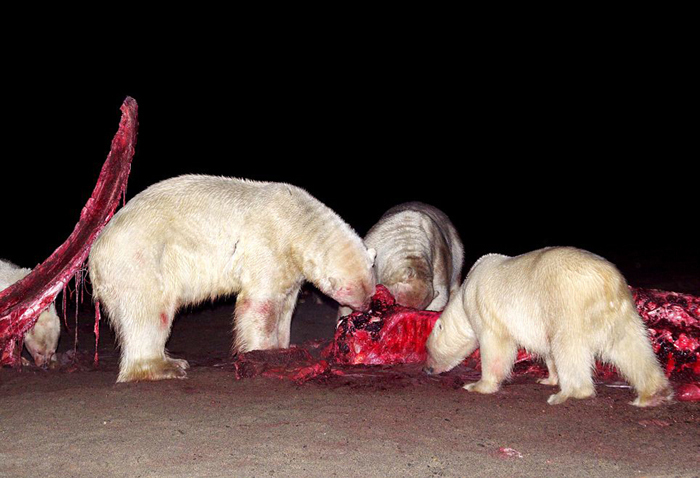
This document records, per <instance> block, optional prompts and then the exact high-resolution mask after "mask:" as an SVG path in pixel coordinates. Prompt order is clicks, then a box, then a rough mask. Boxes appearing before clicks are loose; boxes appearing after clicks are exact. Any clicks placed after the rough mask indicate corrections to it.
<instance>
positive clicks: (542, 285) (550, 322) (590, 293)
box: [425, 247, 673, 407]
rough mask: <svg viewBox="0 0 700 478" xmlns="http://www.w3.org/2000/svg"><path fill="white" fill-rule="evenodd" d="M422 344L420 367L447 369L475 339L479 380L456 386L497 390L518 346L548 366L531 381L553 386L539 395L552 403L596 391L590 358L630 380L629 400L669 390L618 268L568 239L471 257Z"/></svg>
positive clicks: (650, 400)
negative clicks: (515, 252) (555, 389)
mask: <svg viewBox="0 0 700 478" xmlns="http://www.w3.org/2000/svg"><path fill="white" fill-rule="evenodd" d="M426 347H427V350H428V359H427V361H426V368H425V369H426V371H427V372H428V373H440V372H444V371H447V370H450V369H452V368H453V367H455V366H456V365H458V364H459V363H460V362H461V361H462V360H463V359H464V358H465V357H467V356H468V355H469V354H471V353H472V352H473V351H474V350H475V349H476V348H477V347H480V351H481V370H482V372H481V373H482V376H481V380H479V381H478V382H476V383H470V384H467V385H465V386H464V388H465V389H467V390H469V391H474V392H480V393H493V392H496V391H497V390H498V389H499V388H500V384H501V382H502V381H503V380H504V379H506V378H507V377H508V376H509V374H510V372H511V369H512V367H513V364H514V362H515V359H516V356H517V353H518V348H519V347H521V348H524V349H526V350H528V351H529V352H531V353H534V354H537V355H539V356H541V357H543V358H544V359H545V360H546V363H547V369H548V372H549V376H548V378H546V379H544V380H541V381H540V382H541V383H544V384H548V385H557V384H558V385H559V387H560V391H559V393H556V394H553V395H551V396H550V397H549V399H548V400H547V401H548V403H549V404H552V405H554V404H559V403H562V402H564V401H565V400H566V399H567V398H569V397H573V398H587V397H591V396H593V395H594V394H595V389H594V385H593V379H592V372H593V369H594V366H595V359H596V358H598V359H600V360H602V361H604V362H607V363H610V364H612V365H614V366H615V367H617V370H618V371H619V372H620V373H621V374H622V376H623V377H624V378H625V379H626V380H627V381H628V382H629V383H630V384H631V385H632V387H634V389H635V390H636V392H637V395H638V396H637V399H636V400H634V401H633V402H632V405H636V406H640V407H643V406H648V405H657V404H659V403H661V402H662V401H664V400H670V399H671V398H672V395H673V394H672V389H671V387H670V385H669V382H668V380H667V379H666V377H665V376H664V373H663V371H662V369H661V367H660V366H659V363H658V361H657V359H656V356H655V355H654V352H653V350H652V347H651V342H650V340H649V338H648V332H647V330H646V327H645V326H644V323H643V321H642V319H641V317H640V316H639V314H638V313H637V309H636V307H635V305H634V301H633V299H632V295H631V292H630V290H629V288H628V286H627V283H626V281H625V279H624V278H623V277H622V274H621V273H620V272H619V271H618V270H617V268H616V267H615V266H614V265H612V264H611V263H610V262H608V261H607V260H605V259H603V258H601V257H599V256H597V255H594V254H592V253H590V252H587V251H583V250H580V249H575V248H570V247H553V248H545V249H540V250H537V251H533V252H530V253H527V254H523V255H520V256H517V257H507V256H503V255H498V254H489V255H486V256H484V257H482V258H481V259H479V260H478V261H477V262H476V263H475V264H474V266H473V267H472V269H471V271H470V272H469V274H468V275H467V278H466V279H465V281H464V283H463V284H462V287H461V289H460V292H459V294H457V295H455V296H454V297H453V298H452V300H451V301H450V303H449V304H448V305H447V307H446V308H445V311H444V312H443V313H442V316H441V317H440V319H438V321H437V322H436V324H435V327H434V329H433V331H432V332H431V334H430V336H429V338H428V341H427V344H426Z"/></svg>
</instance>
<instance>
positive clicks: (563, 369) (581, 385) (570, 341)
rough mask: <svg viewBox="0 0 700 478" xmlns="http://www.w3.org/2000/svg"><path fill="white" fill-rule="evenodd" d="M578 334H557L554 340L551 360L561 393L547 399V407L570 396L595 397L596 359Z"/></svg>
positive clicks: (562, 401) (562, 332)
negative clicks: (594, 374)
mask: <svg viewBox="0 0 700 478" xmlns="http://www.w3.org/2000/svg"><path fill="white" fill-rule="evenodd" d="M578 335H579V334H575V333H574V334H571V333H567V331H560V332H559V333H558V334H557V335H555V337H553V340H552V360H553V365H554V369H555V370H556V377H557V379H558V383H559V388H560V392H559V393H556V394H553V395H550V397H549V398H548V399H547V403H549V404H550V405H558V404H560V403H564V402H565V401H566V400H567V399H568V398H569V397H571V398H579V399H583V398H589V397H593V396H595V387H594V385H593V366H594V365H595V356H594V354H593V351H592V350H591V348H590V346H589V344H588V343H586V342H585V341H583V340H581V338H580V337H579V336H578ZM548 369H549V366H548ZM550 377H551V369H550Z"/></svg>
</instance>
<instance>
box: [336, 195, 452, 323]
mask: <svg viewBox="0 0 700 478" xmlns="http://www.w3.org/2000/svg"><path fill="white" fill-rule="evenodd" d="M364 241H365V245H366V246H367V247H370V248H373V249H375V250H376V251H377V257H376V260H375V263H374V268H375V271H376V275H377V282H378V283H380V284H383V285H385V286H386V287H387V289H389V291H390V292H391V294H392V295H393V296H394V297H395V298H396V301H397V302H398V303H399V304H401V305H404V306H407V307H413V308H415V309H420V310H442V309H443V308H444V307H445V305H446V304H447V301H448V300H449V298H450V295H451V294H453V293H455V292H456V291H457V290H458V289H459V286H460V274H461V272H462V262H463V260H464V247H463V246H462V241H461V240H460V238H459V234H458V233H457V230H456V229H455V227H454V225H453V224H452V222H451V221H450V219H449V218H448V217H447V215H446V214H445V213H443V212H442V211H440V210H439V209H438V208H436V207H434V206H430V205H428V204H424V203H420V202H409V203H404V204H399V205H398V206H395V207H393V208H391V209H389V210H388V211H387V212H386V213H384V215H383V216H382V217H381V218H380V219H379V221H378V222H377V223H376V224H375V225H374V226H372V228H371V229H370V230H369V232H368V233H367V235H366V236H365V238H364ZM347 313H349V310H347V309H346V308H341V310H340V312H339V315H347Z"/></svg>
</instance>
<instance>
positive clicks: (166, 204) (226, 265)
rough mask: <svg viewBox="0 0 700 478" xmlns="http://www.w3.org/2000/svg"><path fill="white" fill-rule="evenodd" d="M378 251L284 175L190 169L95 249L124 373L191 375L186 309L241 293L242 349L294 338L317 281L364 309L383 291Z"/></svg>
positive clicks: (93, 267) (125, 211) (135, 207)
mask: <svg viewBox="0 0 700 478" xmlns="http://www.w3.org/2000/svg"><path fill="white" fill-rule="evenodd" d="M372 260H373V254H372V252H371V251H367V249H366V248H365V246H364V244H363V243H362V240H361V239H360V238H359V237H358V236H357V235H356V234H355V232H354V231H353V230H352V229H351V228H350V227H349V226H348V225H347V224H346V223H345V222H343V221H342V220H341V219H340V218H339V217H338V216H337V215H336V214H335V213H334V212H333V211H331V210H330V209H329V208H328V207H326V206H325V205H323V204H322V203H321V202H319V201H318V200H317V199H315V198H313V197H312V196H311V195H310V194H308V193H307V192H306V191H304V190H302V189H300V188H298V187H295V186H291V185H288V184H280V183H267V182H256V181H247V180H241V179H234V178H224V177H213V176H197V175H187V176H180V177H176V178H172V179H168V180H165V181H162V182H160V183H157V184H154V185H153V186H151V187H149V188H147V189H146V190H145V191H143V192H141V193H140V194H138V195H137V196H135V197H134V198H133V199H131V200H130V201H129V202H128V203H127V204H126V205H125V206H124V207H123V208H122V209H121V210H120V211H119V212H118V213H117V214H116V215H115V216H114V218H113V219H112V221H110V223H109V224H107V226H106V227H105V229H104V230H103V232H102V234H101V235H100V236H99V237H98V238H97V240H96V241H95V244H94V245H93V247H92V250H91V252H90V257H89V266H90V278H91V280H92V284H93V289H94V291H95V295H96V298H97V299H98V300H99V301H100V302H101V304H102V305H104V306H105V308H106V310H107V312H108V314H109V317H110V320H111V323H112V325H113V327H114V328H115V330H116V332H117V335H118V339H119V342H120V346H121V349H122V350H121V364H120V373H119V378H118V381H131V380H158V379H163V378H181V377H184V376H185V372H184V369H185V368H186V367H187V362H186V361H184V360H174V359H171V358H169V357H168V356H167V354H166V352H165V342H166V340H167V338H168V336H169V335H170V326H171V324H172V320H173V317H174V315H175V311H176V310H177V309H178V307H180V306H182V305H185V304H192V303H196V302H199V301H202V300H205V299H213V298H215V297H219V296H222V295H228V294H238V297H237V302H236V311H235V320H234V327H235V343H234V350H235V351H239V352H246V351H250V350H255V349H272V348H278V347H288V346H289V332H290V323H291V318H292V312H293V311H294V307H295V304H296V299H297V294H298V292H299V288H300V287H301V285H302V283H303V282H304V281H305V280H309V281H311V282H312V283H313V284H314V285H316V286H317V287H318V288H319V289H320V290H321V291H322V292H324V293H325V294H327V295H329V296H331V297H332V298H334V299H335V300H337V301H338V302H340V303H342V304H345V305H348V306H350V307H353V308H355V309H366V308H367V307H368V306H369V299H370V298H371V296H372V294H373V293H374V288H375V281H374V275H373V272H372Z"/></svg>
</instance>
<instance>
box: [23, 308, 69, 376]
mask: <svg viewBox="0 0 700 478" xmlns="http://www.w3.org/2000/svg"><path fill="white" fill-rule="evenodd" d="M60 334H61V321H60V319H59V318H58V314H57V313H56V306H55V305H54V304H51V306H50V307H49V308H48V309H46V310H45V311H44V312H42V313H41V314H39V318H38V319H37V321H36V323H35V324H34V327H32V328H31V329H29V330H28V331H27V332H26V333H25V334H24V345H25V346H26V347H27V350H28V351H29V353H30V354H31V355H32V358H34V363H36V365H37V366H39V367H45V366H47V365H49V364H50V363H51V362H53V361H55V360H56V358H55V354H56V347H57V345H58V337H59V335H60Z"/></svg>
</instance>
